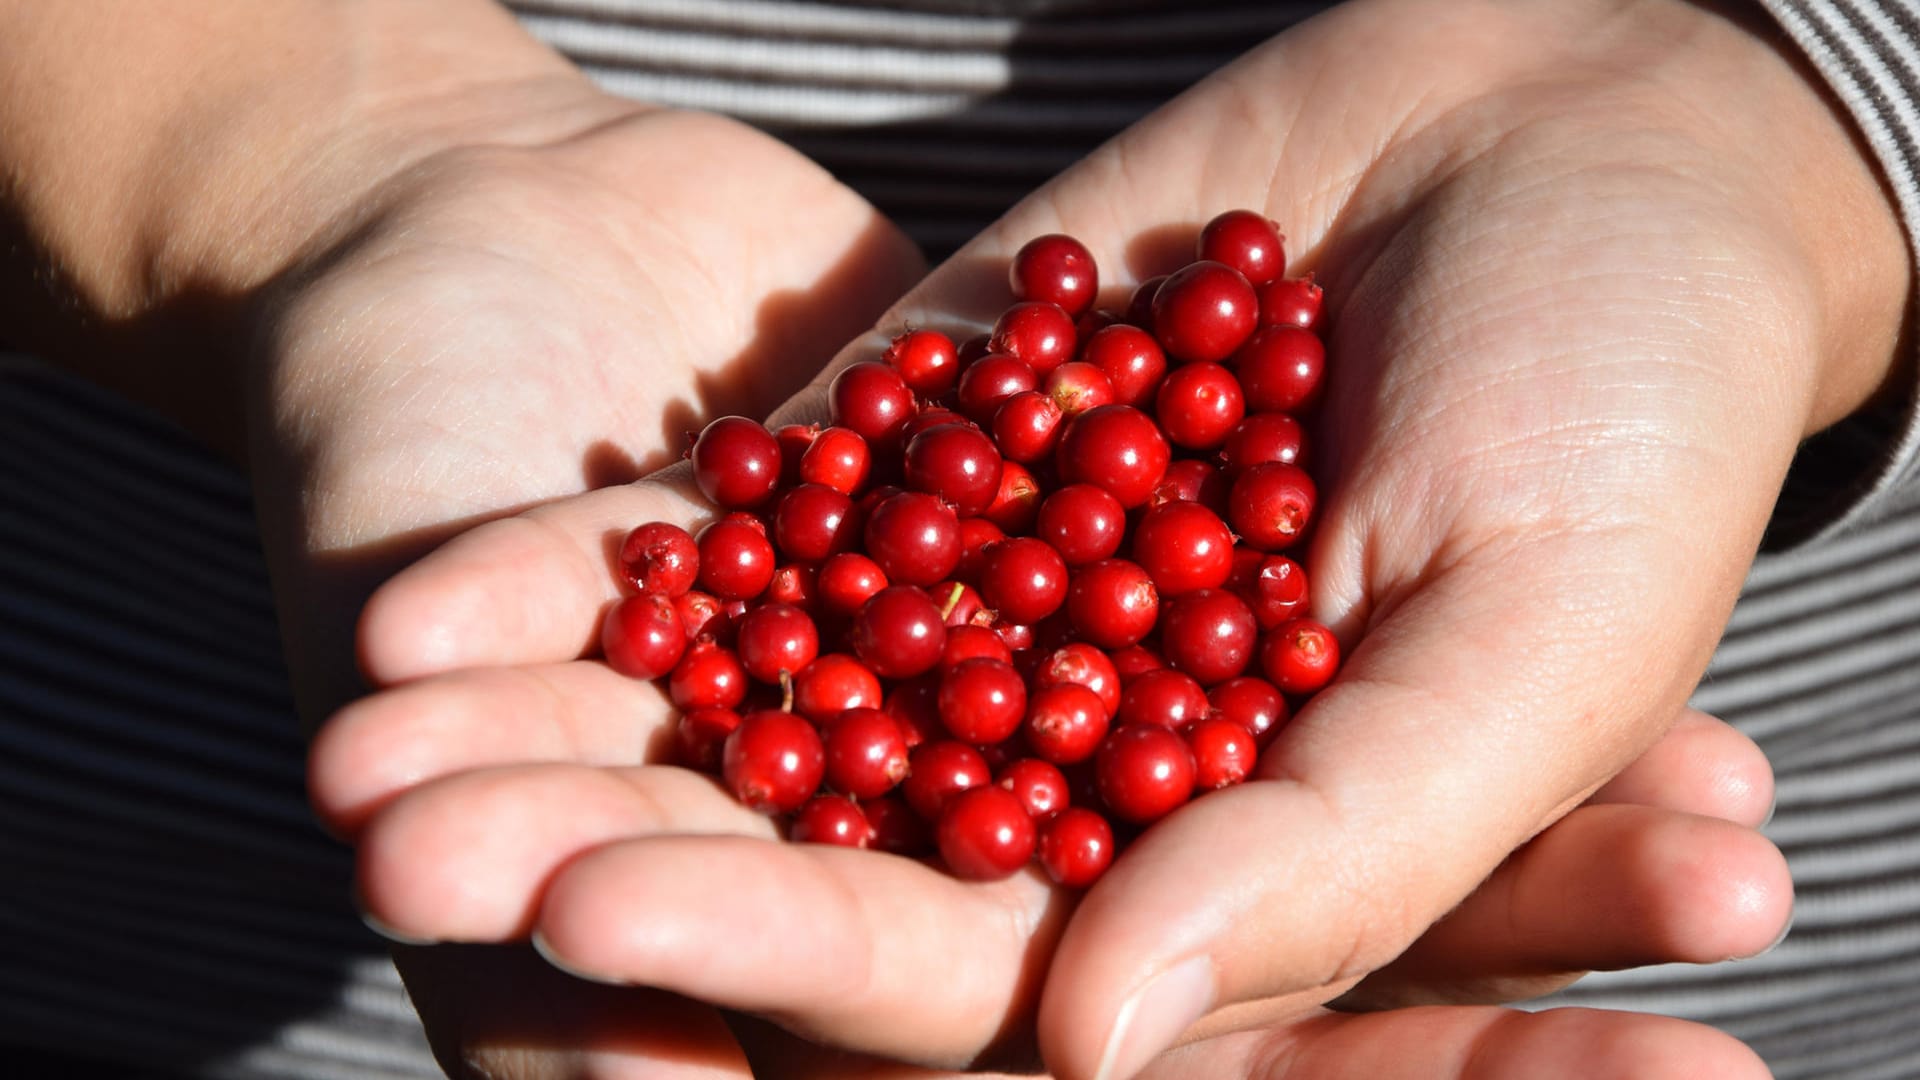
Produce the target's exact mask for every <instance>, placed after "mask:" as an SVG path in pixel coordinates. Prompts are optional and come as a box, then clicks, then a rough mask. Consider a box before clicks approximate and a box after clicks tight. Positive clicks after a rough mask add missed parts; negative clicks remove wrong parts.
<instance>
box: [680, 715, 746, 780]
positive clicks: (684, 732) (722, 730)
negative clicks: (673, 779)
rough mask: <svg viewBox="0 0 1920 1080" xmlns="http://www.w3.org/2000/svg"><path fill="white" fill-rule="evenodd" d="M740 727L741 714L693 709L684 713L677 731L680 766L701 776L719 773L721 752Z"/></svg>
mask: <svg viewBox="0 0 1920 1080" xmlns="http://www.w3.org/2000/svg"><path fill="white" fill-rule="evenodd" d="M739 726H740V714H739V713H737V712H734V711H733V710H732V709H690V710H688V711H687V712H683V713H681V714H680V723H679V724H678V725H677V726H676V727H675V729H674V743H675V749H676V751H677V752H678V754H679V759H680V763H681V764H683V765H685V766H686V767H687V768H689V769H698V770H700V771H701V772H708V773H717V772H719V771H720V752H721V748H722V747H724V746H725V745H726V742H727V736H729V735H731V734H733V729H734V728H737V727H739Z"/></svg>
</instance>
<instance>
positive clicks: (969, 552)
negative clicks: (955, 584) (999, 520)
mask: <svg viewBox="0 0 1920 1080" xmlns="http://www.w3.org/2000/svg"><path fill="white" fill-rule="evenodd" d="M1006 538H1007V531H1006V530H1005V529H1002V528H1001V527H1000V526H998V525H995V524H994V523H993V521H992V520H991V519H989V518H983V517H977V518H961V519H960V564H959V565H958V566H955V567H954V568H953V576H954V577H956V578H959V579H960V580H962V581H977V580H979V578H980V560H981V558H982V557H983V556H985V554H986V550H987V548H988V547H991V546H992V545H993V544H995V543H998V542H999V541H1001V540H1005V539H1006Z"/></svg>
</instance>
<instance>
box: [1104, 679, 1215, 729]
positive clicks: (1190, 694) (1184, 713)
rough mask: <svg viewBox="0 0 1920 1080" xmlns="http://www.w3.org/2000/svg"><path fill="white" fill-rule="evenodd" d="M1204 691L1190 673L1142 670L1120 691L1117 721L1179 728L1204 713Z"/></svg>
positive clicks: (1205, 708)
mask: <svg viewBox="0 0 1920 1080" xmlns="http://www.w3.org/2000/svg"><path fill="white" fill-rule="evenodd" d="M1210 708H1211V706H1209V705H1208V704H1207V692H1206V690H1205V689H1204V688H1202V687H1201V685H1200V683H1199V682H1198V681H1197V680H1196V679H1194V677H1193V676H1191V675H1188V674H1186V673H1185V672H1181V671H1175V670H1174V669H1173V668H1170V667H1168V668H1160V669H1158V670H1155V671H1148V672H1144V673H1142V674H1141V675H1140V677H1139V678H1137V679H1135V680H1133V681H1132V682H1130V683H1128V684H1127V688H1126V689H1125V690H1124V691H1122V692H1121V694H1120V709H1119V711H1118V712H1117V713H1116V714H1115V715H1114V722H1115V723H1118V724H1150V725H1153V726H1155V727H1163V728H1168V729H1170V730H1174V731H1178V730H1181V729H1183V728H1186V727H1189V726H1191V725H1192V724H1193V723H1195V722H1196V721H1198V720H1199V719H1200V718H1201V717H1203V716H1205V715H1207V712H1208V710H1209V709H1210Z"/></svg>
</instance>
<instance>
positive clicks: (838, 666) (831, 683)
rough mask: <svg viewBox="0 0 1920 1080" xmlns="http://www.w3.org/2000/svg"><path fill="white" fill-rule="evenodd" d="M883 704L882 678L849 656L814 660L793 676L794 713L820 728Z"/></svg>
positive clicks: (827, 656) (823, 656) (826, 656)
mask: <svg viewBox="0 0 1920 1080" xmlns="http://www.w3.org/2000/svg"><path fill="white" fill-rule="evenodd" d="M883 700H884V698H883V697H882V695H881V691H880V677H879V676H877V675H875V674H874V673H873V671H872V669H870V668H868V667H867V665H865V664H863V663H861V662H860V661H858V660H855V659H854V658H853V657H851V656H848V655H847V654H846V653H826V654H825V655H822V656H817V657H814V659H813V662H812V663H810V664H808V665H807V666H806V667H803V668H801V669H800V671H799V673H798V674H796V675H794V676H793V711H794V712H797V713H799V714H800V715H801V716H804V717H806V718H807V719H809V720H811V721H813V722H814V723H816V724H826V723H829V722H831V721H832V720H833V719H834V718H835V717H837V716H839V715H840V714H841V713H843V712H846V711H847V710H848V709H878V708H879V707H880V703H881V702H882V701H883ZM855 794H858V793H857V792H856V793H855Z"/></svg>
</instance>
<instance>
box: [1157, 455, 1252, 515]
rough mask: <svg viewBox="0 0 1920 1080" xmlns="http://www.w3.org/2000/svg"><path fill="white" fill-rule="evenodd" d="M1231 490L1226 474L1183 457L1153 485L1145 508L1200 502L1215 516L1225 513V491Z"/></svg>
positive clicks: (1206, 464)
mask: <svg viewBox="0 0 1920 1080" xmlns="http://www.w3.org/2000/svg"><path fill="white" fill-rule="evenodd" d="M1232 488H1233V481H1232V479H1231V478H1230V477H1228V476H1227V474H1226V473H1223V472H1221V471H1220V470H1219V469H1216V468H1214V467H1213V466H1212V465H1211V464H1209V463H1207V462H1205V461H1201V460H1199V459H1198V458H1182V459H1181V460H1179V461H1176V462H1174V463H1173V464H1171V465H1168V466H1167V471H1166V473H1165V475H1163V476H1161V477H1160V482H1159V483H1158V484H1156V485H1154V488H1153V496H1152V498H1149V499H1148V500H1147V505H1148V506H1160V505H1162V504H1164V503H1170V502H1190V503H1199V504H1200V505H1201V506H1204V507H1206V508H1207V509H1208V510H1211V511H1213V513H1214V515H1215V516H1216V517H1218V516H1222V515H1224V514H1226V512H1227V492H1228V491H1230V490H1232Z"/></svg>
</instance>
